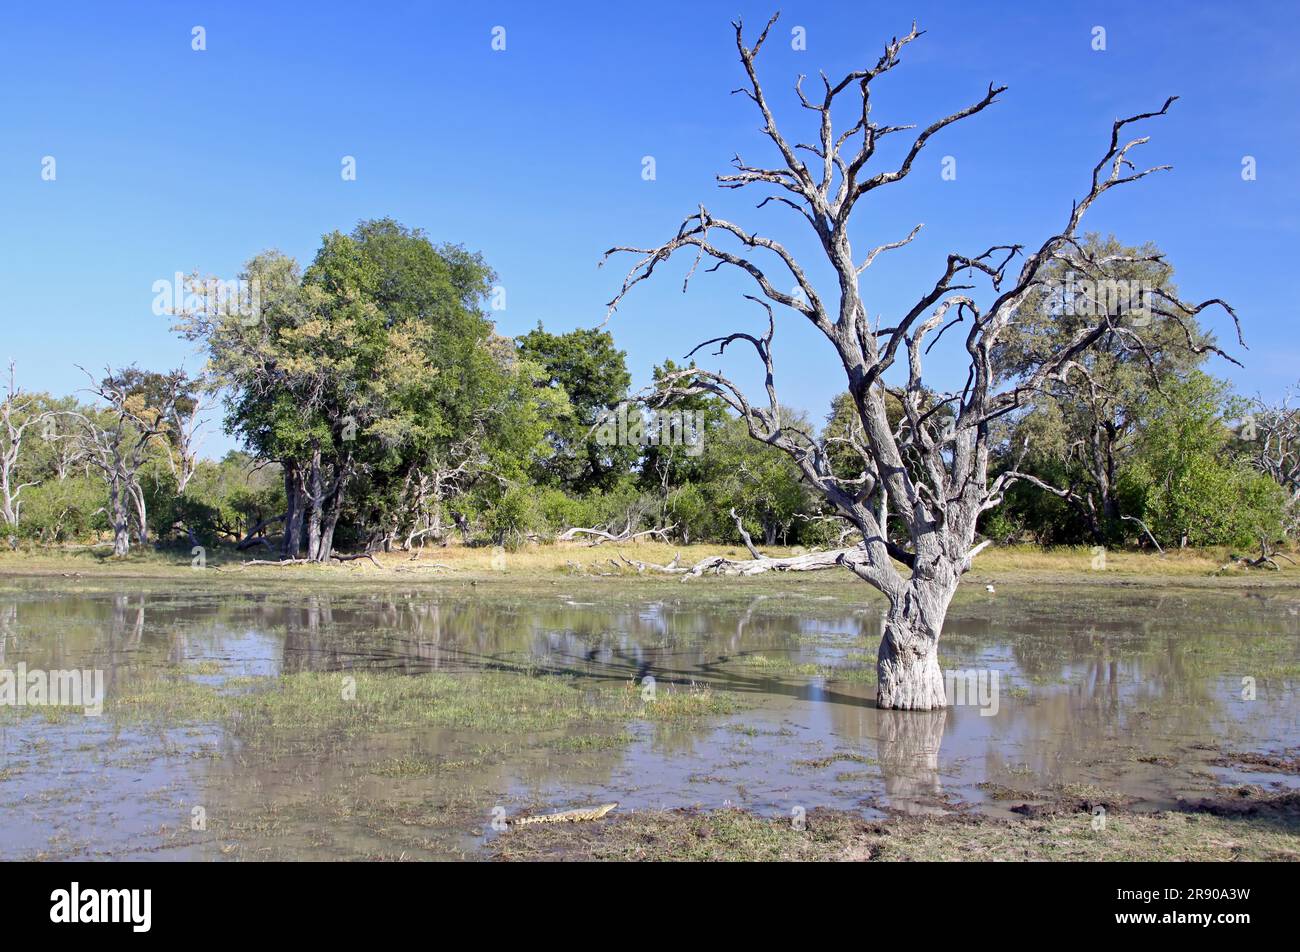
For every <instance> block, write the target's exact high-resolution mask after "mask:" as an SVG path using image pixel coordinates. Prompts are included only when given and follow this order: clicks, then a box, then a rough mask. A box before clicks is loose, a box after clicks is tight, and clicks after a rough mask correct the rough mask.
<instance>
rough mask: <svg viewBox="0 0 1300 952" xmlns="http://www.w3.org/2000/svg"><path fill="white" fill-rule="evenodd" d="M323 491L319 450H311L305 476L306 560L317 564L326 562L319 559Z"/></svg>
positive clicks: (324, 559) (326, 557)
mask: <svg viewBox="0 0 1300 952" xmlns="http://www.w3.org/2000/svg"><path fill="white" fill-rule="evenodd" d="M324 495H325V490H324V487H323V486H322V484H321V471H320V448H319V447H317V448H315V449H313V450H312V454H311V470H310V471H309V473H308V476H307V501H308V504H309V505H310V507H311V508H310V509H309V510H308V514H307V558H309V559H313V560H315V561H318V562H324V561H326V560H327V559H328V558H329V556H328V555H327V556H325V558H323V559H322V558H321V557H320V545H321V538H320V533H321V509H322V507H323V506H324V504H325V499H324Z"/></svg>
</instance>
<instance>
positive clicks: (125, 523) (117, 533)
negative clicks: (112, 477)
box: [108, 482, 131, 557]
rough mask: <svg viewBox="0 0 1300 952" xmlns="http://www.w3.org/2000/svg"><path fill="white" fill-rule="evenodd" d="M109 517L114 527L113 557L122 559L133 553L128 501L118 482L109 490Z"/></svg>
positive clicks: (111, 485) (110, 486)
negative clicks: (123, 496) (127, 511)
mask: <svg viewBox="0 0 1300 952" xmlns="http://www.w3.org/2000/svg"><path fill="white" fill-rule="evenodd" d="M108 517H109V521H110V522H111V523H112V525H113V555H115V556H118V557H121V556H124V555H126V554H127V553H128V552H130V551H131V520H130V518H129V517H128V516H127V514H126V500H124V499H123V498H122V490H121V487H120V486H118V484H117V483H116V482H114V483H111V484H110V485H109V489H108Z"/></svg>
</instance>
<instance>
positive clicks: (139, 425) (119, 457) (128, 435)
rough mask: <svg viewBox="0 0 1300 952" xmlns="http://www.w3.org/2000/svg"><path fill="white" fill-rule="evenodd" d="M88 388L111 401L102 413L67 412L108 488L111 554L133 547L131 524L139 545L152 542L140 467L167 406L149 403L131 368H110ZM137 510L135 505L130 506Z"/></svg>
mask: <svg viewBox="0 0 1300 952" xmlns="http://www.w3.org/2000/svg"><path fill="white" fill-rule="evenodd" d="M81 371H82V373H84V374H86V376H88V377H90V379H91V384H92V385H91V386H90V387H88V388H87V389H88V390H89V392H90V393H93V394H94V395H95V396H97V397H99V398H100V399H101V400H103V401H104V403H105V404H106V405H107V406H106V407H105V408H104V409H103V410H101V411H100V412H98V413H95V412H88V413H81V412H63V413H61V415H62V416H65V417H69V418H71V419H72V420H74V421H76V423H77V424H78V427H77V431H76V432H75V434H74V435H73V439H74V440H75V442H76V444H77V447H78V449H79V451H80V453H81V456H82V458H83V459H84V460H85V461H86V462H87V463H88V464H89V465H90V466H92V467H93V468H95V469H97V470H98V471H99V474H100V476H101V477H102V478H103V480H104V484H105V486H106V487H107V489H108V518H109V523H110V524H111V526H112V528H113V555H115V556H124V555H126V554H127V552H129V551H130V548H131V524H132V522H133V521H134V523H135V526H136V538H137V539H138V540H139V542H140V544H141V545H147V544H148V542H149V520H148V513H147V511H146V507H145V496H144V488H143V487H142V486H141V485H140V470H141V468H142V467H143V466H144V463H145V460H146V459H147V458H148V455H149V451H150V449H151V448H152V446H153V445H154V444H155V442H157V441H159V440H162V439H164V438H165V433H166V428H167V423H166V419H167V415H168V413H169V412H170V407H169V406H163V407H153V406H149V405H148V403H147V401H145V400H144V399H143V398H142V396H141V395H140V394H139V393H137V392H135V391H134V389H133V386H132V381H133V377H132V376H131V373H130V371H126V372H118V373H114V372H113V369H112V368H111V367H110V368H107V369H106V371H105V373H106V376H105V377H104V379H103V380H102V381H100V382H99V383H95V382H94V381H95V378H94V377H93V376H92V375H91V374H90V372H89V371H87V370H86V369H85V368H81ZM132 510H134V511H132Z"/></svg>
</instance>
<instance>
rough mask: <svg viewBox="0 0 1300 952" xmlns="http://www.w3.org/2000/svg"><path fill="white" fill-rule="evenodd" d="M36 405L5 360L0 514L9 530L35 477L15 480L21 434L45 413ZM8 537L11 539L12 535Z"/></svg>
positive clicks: (0, 424)
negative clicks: (6, 366)
mask: <svg viewBox="0 0 1300 952" xmlns="http://www.w3.org/2000/svg"><path fill="white" fill-rule="evenodd" d="M36 406H37V403H36V401H35V400H34V399H32V398H31V397H25V396H24V395H23V392H22V390H21V389H19V387H18V384H17V381H16V378H15V375H14V362H13V361H12V360H11V361H9V384H8V387H7V389H6V391H5V398H4V400H3V401H0V518H3V519H4V523H5V527H6V528H7V529H8V531H9V532H10V533H13V532H14V531H15V530H16V529H17V528H18V518H19V515H20V514H21V512H22V500H21V499H20V498H19V497H20V496H21V495H22V492H23V490H24V489H30V488H32V487H33V486H35V485H36V484H37V481H35V480H32V481H29V482H25V483H22V482H19V481H18V479H19V477H18V462H19V459H20V457H21V454H22V448H23V436H24V435H25V434H26V432H27V428H28V427H31V426H41V425H43V424H44V422H45V420H46V419H47V418H48V417H49V414H48V413H41V412H33V408H34V407H36ZM10 539H11V542H12V535H11V537H10ZM14 544H16V543H14Z"/></svg>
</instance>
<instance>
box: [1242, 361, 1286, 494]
mask: <svg viewBox="0 0 1300 952" xmlns="http://www.w3.org/2000/svg"><path fill="white" fill-rule="evenodd" d="M1249 411H1250V412H1249V416H1248V417H1247V418H1246V419H1245V420H1244V421H1243V422H1242V425H1241V427H1240V428H1239V433H1240V434H1241V436H1242V437H1243V439H1245V440H1246V441H1247V442H1248V443H1250V444H1251V446H1252V452H1251V458H1252V461H1253V462H1254V464H1255V466H1256V467H1257V468H1258V469H1259V470H1260V471H1261V472H1263V473H1265V474H1267V475H1269V476H1271V477H1272V478H1273V479H1274V480H1275V481H1276V482H1277V484H1278V485H1279V486H1281V487H1282V488H1283V489H1285V490H1286V492H1287V495H1288V497H1289V501H1290V506H1291V509H1292V511H1293V512H1294V511H1295V510H1296V509H1298V508H1300V385H1297V386H1294V387H1290V388H1288V389H1287V391H1286V393H1284V394H1283V395H1282V399H1281V400H1279V401H1278V402H1276V403H1269V402H1267V401H1266V400H1264V399H1262V398H1259V397H1257V398H1255V399H1254V400H1252V401H1250V403H1249Z"/></svg>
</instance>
